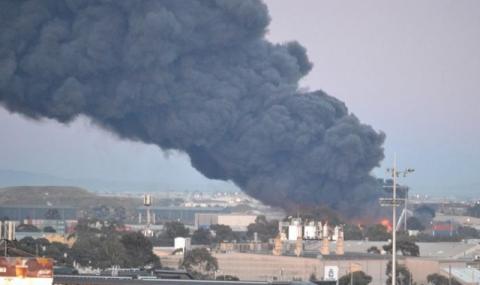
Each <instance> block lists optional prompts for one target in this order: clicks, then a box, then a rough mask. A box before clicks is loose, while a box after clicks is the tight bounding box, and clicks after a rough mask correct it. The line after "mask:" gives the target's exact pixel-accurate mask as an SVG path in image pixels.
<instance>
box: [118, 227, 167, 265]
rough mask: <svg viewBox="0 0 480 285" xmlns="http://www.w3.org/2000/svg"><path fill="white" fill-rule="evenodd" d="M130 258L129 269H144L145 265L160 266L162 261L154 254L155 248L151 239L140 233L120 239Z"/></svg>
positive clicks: (126, 234) (130, 234)
mask: <svg viewBox="0 0 480 285" xmlns="http://www.w3.org/2000/svg"><path fill="white" fill-rule="evenodd" d="M120 242H121V243H122V245H123V247H124V248H125V252H126V255H127V256H128V260H127V262H126V263H127V265H128V267H142V266H145V265H152V266H155V267H159V266H160V259H159V258H158V256H156V255H155V254H153V246H152V243H151V241H150V240H149V239H147V238H146V237H145V236H144V235H143V234H141V233H139V232H131V233H125V234H123V235H122V237H121V238H120Z"/></svg>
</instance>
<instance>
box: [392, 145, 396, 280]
mask: <svg viewBox="0 0 480 285" xmlns="http://www.w3.org/2000/svg"><path fill="white" fill-rule="evenodd" d="M392 176H393V201H392V202H393V207H392V285H396V283H397V279H396V277H397V276H396V275H397V268H396V267H397V208H396V206H397V155H396V154H394V156H393V169H392Z"/></svg>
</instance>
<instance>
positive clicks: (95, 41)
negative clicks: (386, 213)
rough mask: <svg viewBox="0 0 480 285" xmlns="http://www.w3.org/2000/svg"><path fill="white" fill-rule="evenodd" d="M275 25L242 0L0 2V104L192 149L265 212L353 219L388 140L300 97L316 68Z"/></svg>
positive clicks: (196, 159) (323, 97) (214, 174)
mask: <svg viewBox="0 0 480 285" xmlns="http://www.w3.org/2000/svg"><path fill="white" fill-rule="evenodd" d="M269 21H270V19H269V15H268V11H267V8H266V6H265V4H263V3H262V2H260V1H248V0H241V1H239V0H228V1H220V0H216V1H215V0H203V1H177V0H175V1H169V0H164V1H149V0H145V1H143V0H137V1H134V0H131V1H121V0H120V1H119V0H115V1H113V0H112V1H108V0H105V1H98V0H79V1H76V0H63V1H61V0H30V1H20V0H13V1H8V0H4V1H1V2H0V44H1V45H0V103H1V104H2V105H3V106H4V107H5V108H7V109H8V110H10V111H11V112H18V113H22V114H24V115H26V116H28V117H31V118H42V117H47V118H52V119H55V120H57V121H60V122H69V121H71V120H73V119H75V117H77V116H78V115H80V114H82V115H86V116H88V117H90V118H91V119H92V120H93V121H94V122H95V123H96V124H98V125H99V126H101V127H102V128H105V129H107V130H109V131H111V132H113V133H115V134H117V135H119V136H120V137H122V138H124V139H130V140H138V141H142V142H145V143H153V144H156V145H158V146H159V147H161V148H162V149H165V150H168V149H175V150H180V151H183V152H186V153H188V155H189V156H190V158H191V163H192V165H193V166H194V167H195V168H196V169H197V170H198V171H200V172H201V173H202V174H204V175H205V176H206V177H208V178H212V179H221V180H231V181H233V182H234V183H235V184H237V185H238V186H239V187H240V188H242V189H243V190H244V191H245V192H246V193H248V194H249V195H251V196H253V197H255V198H258V199H260V200H261V201H263V202H265V203H266V204H269V205H274V206H280V207H284V208H287V207H289V206H291V205H298V204H300V205H316V204H323V205H329V206H330V207H332V208H334V209H338V210H342V211H344V210H347V209H348V211H349V213H351V214H352V215H353V214H355V213H357V212H358V211H359V210H360V208H361V207H362V205H363V204H364V203H367V202H368V201H372V199H373V198H374V197H376V196H377V194H376V192H375V191H376V182H375V180H374V179H373V178H372V177H371V176H370V175H369V173H370V171H371V170H372V169H373V168H374V167H375V166H377V165H378V163H379V161H380V160H382V159H383V148H382V144H383V141H384V138H385V136H384V134H383V133H377V132H376V131H374V130H373V129H372V128H371V127H370V126H368V125H364V124H362V123H360V121H359V120H358V119H357V118H356V117H355V116H354V115H353V114H350V113H349V112H348V109H347V107H346V106H345V104H344V103H343V102H341V101H339V100H337V99H335V98H333V97H330V96H329V95H327V94H325V93H324V92H322V91H314V92H301V91H299V90H298V81H299V79H300V78H302V77H303V76H305V75H306V74H307V73H308V72H309V71H310V69H311V68H312V64H311V63H310V62H309V60H308V58H307V55H306V51H305V49H304V48H303V47H302V46H301V45H300V44H298V43H297V42H289V43H285V44H273V43H270V42H268V41H267V40H266V39H265V38H264V35H265V32H266V29H267V26H268V24H269Z"/></svg>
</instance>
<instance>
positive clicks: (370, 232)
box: [365, 224, 391, 241]
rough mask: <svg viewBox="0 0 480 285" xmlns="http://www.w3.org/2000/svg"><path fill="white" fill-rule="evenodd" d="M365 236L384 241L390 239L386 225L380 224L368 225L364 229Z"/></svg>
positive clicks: (369, 238)
mask: <svg viewBox="0 0 480 285" xmlns="http://www.w3.org/2000/svg"><path fill="white" fill-rule="evenodd" d="M365 237H366V238H368V240H371V241H386V240H388V239H390V237H391V234H390V233H389V232H388V231H387V227H385V226H384V225H381V224H376V225H372V226H369V227H368V228H367V230H366V231H365Z"/></svg>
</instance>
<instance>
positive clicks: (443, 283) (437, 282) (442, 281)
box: [427, 273, 462, 285]
mask: <svg viewBox="0 0 480 285" xmlns="http://www.w3.org/2000/svg"><path fill="white" fill-rule="evenodd" d="M427 282H428V284H432V285H461V284H462V283H460V282H458V280H457V279H455V278H453V277H452V280H451V282H450V280H448V278H447V277H445V276H443V275H440V274H437V273H434V274H430V275H428V276H427Z"/></svg>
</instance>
